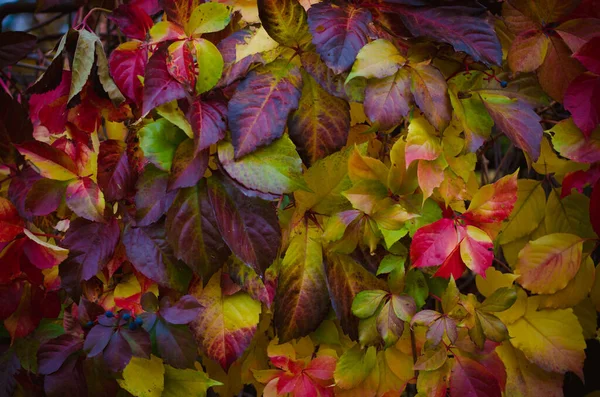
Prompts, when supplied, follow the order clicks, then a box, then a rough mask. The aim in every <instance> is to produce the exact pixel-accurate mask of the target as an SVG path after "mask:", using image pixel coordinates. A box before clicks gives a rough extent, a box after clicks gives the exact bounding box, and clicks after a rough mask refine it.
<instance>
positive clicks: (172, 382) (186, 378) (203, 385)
mask: <svg viewBox="0 0 600 397" xmlns="http://www.w3.org/2000/svg"><path fill="white" fill-rule="evenodd" d="M195 365H196V369H195V370H193V369H177V368H173V367H171V366H170V365H165V387H164V389H165V390H164V393H163V394H162V397H179V396H194V397H205V396H206V391H207V390H208V388H209V387H211V386H217V385H221V384H222V383H221V382H217V381H214V380H212V379H210V378H209V377H208V376H206V374H205V373H204V371H203V370H202V366H201V365H200V364H199V363H196V364H195Z"/></svg>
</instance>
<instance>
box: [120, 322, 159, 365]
mask: <svg viewBox="0 0 600 397" xmlns="http://www.w3.org/2000/svg"><path fill="white" fill-rule="evenodd" d="M119 332H120V333H121V336H123V338H124V339H125V340H126V341H127V343H128V344H129V347H130V348H131V353H132V354H133V355H134V356H136V357H143V358H148V359H149V358H150V352H151V351H152V346H151V343H150V335H148V333H147V332H146V331H145V330H144V329H143V328H136V329H134V330H131V329H128V328H125V327H122V328H121V329H120V330H119Z"/></svg>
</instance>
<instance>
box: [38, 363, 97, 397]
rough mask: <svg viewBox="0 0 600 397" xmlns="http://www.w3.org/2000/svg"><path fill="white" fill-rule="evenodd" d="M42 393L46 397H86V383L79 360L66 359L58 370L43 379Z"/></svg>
mask: <svg viewBox="0 0 600 397" xmlns="http://www.w3.org/2000/svg"><path fill="white" fill-rule="evenodd" d="M44 392H45V395H46V396H48V397H62V396H87V395H88V389H87V381H86V379H85V375H84V373H83V368H82V365H81V359H80V358H79V357H77V356H72V357H70V358H68V359H67V360H66V361H65V363H64V364H63V365H62V367H60V369H59V370H58V371H56V372H54V373H52V374H50V375H46V376H45V377H44Z"/></svg>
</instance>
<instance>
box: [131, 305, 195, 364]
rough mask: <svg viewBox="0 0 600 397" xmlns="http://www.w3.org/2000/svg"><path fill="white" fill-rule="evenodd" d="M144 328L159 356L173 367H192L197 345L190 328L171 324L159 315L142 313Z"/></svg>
mask: <svg viewBox="0 0 600 397" xmlns="http://www.w3.org/2000/svg"><path fill="white" fill-rule="evenodd" d="M142 318H143V319H144V329H146V330H147V331H148V333H150V335H151V337H152V340H153V341H156V346H157V348H158V352H159V353H160V357H161V358H162V359H163V360H164V362H165V364H168V365H170V366H172V367H175V368H193V367H194V362H195V361H196V356H197V355H198V354H197V351H198V346H197V345H196V341H195V340H194V337H193V335H192V333H191V332H190V329H189V328H188V327H187V326H184V325H171V324H169V323H167V322H166V321H165V320H164V319H163V318H162V317H161V316H160V315H158V314H154V313H143V314H142Z"/></svg>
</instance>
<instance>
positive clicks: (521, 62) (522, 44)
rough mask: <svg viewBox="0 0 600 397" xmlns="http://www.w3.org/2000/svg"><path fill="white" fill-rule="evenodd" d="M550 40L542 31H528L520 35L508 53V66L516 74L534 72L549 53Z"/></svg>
mask: <svg viewBox="0 0 600 397" xmlns="http://www.w3.org/2000/svg"><path fill="white" fill-rule="evenodd" d="M549 44H550V39H549V38H548V37H547V36H546V35H545V34H543V33H542V32H541V31H526V32H523V33H521V34H520V35H518V36H517V37H516V38H515V39H514V40H513V42H512V44H511V46H510V49H509V51H508V65H509V66H510V68H511V70H513V71H514V72H524V73H528V72H533V71H535V70H536V69H537V68H539V67H540V66H541V65H542V63H543V62H544V58H546V54H547V53H548V45H549Z"/></svg>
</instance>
